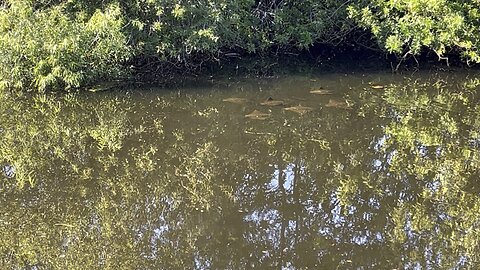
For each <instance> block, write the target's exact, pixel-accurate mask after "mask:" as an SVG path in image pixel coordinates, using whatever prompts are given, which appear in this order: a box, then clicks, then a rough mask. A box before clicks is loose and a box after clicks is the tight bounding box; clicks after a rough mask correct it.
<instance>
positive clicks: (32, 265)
mask: <svg viewBox="0 0 480 270" xmlns="http://www.w3.org/2000/svg"><path fill="white" fill-rule="evenodd" d="M370 76H372V77H375V78H380V79H382V80H384V81H387V80H391V83H389V84H387V82H385V84H387V87H385V89H373V90H372V89H371V87H370V86H369V85H368V84H366V83H362V80H364V78H363V77H362V78H360V77H354V76H353V77H351V78H350V79H345V78H342V79H341V80H342V81H341V82H339V80H340V79H339V78H338V77H334V76H323V77H320V78H319V79H318V80H320V81H322V83H324V84H325V86H326V87H328V89H335V88H334V87H333V85H340V87H342V89H339V90H338V91H337V92H334V93H332V95H336V97H335V98H342V99H346V100H347V101H348V103H349V104H353V106H352V107H351V108H348V109H345V108H335V107H325V105H326V104H328V102H329V98H331V96H330V95H329V96H322V95H311V94H310V93H309V91H310V90H311V89H312V88H315V85H312V84H315V83H314V82H312V81H311V80H309V79H308V78H303V77H286V78H283V79H280V80H279V81H278V82H273V81H268V80H265V81H258V82H251V81H250V82H238V83H233V84H232V85H230V86H228V87H226V88H227V91H224V88H225V87H223V86H221V85H220V86H214V87H213V88H210V89H200V91H197V89H190V90H189V91H186V92H185V91H181V92H180V94H179V93H177V92H175V93H174V92H171V93H164V92H158V91H157V92H150V91H145V90H144V91H134V92H133V93H131V94H125V95H122V94H119V93H115V94H113V93H105V94H99V93H96V94H95V95H88V94H85V95H78V94H75V95H73V94H70V95H62V96H55V95H45V96H38V97H35V98H34V99H33V100H32V98H24V97H11V96H8V95H7V94H3V96H2V99H3V100H2V102H1V103H0V104H1V105H0V106H1V108H0V109H1V113H2V115H1V119H0V127H1V133H0V135H1V137H0V156H2V157H3V174H4V177H3V179H2V181H1V189H2V192H1V197H0V201H1V205H2V207H1V209H0V214H1V215H0V217H1V218H0V224H1V226H0V230H1V231H0V254H1V256H0V264H1V266H2V267H1V268H2V269H3V268H5V269H18V268H20V269H22V268H23V269H117V268H120V269H123V268H126V269H191V268H194V269H245V268H255V269H271V268H272V269H279V268H283V269H311V268H316V269H401V268H402V269H420V268H421V269H423V268H426V269H455V268H456V269H461V268H469V267H473V266H474V265H476V263H477V262H478V261H479V258H478V255H477V254H478V253H479V251H480V247H479V244H478V240H477V239H479V236H480V235H479V230H480V229H479V228H480V227H479V222H480V219H479V218H478V214H477V213H478V212H479V211H480V200H479V191H480V188H479V185H478V182H477V181H478V179H479V168H480V166H479V165H480V164H479V155H480V151H479V149H480V146H479V145H480V115H479V112H480V105H479V104H478V100H479V98H480V93H479V92H478V89H479V85H480V82H479V81H478V80H475V79H469V78H464V77H462V76H458V77H460V78H455V77H450V78H446V79H445V78H443V81H447V83H444V82H443V81H440V80H438V79H437V78H442V77H445V75H444V74H440V75H438V76H431V77H430V78H428V76H425V74H424V75H422V76H423V77H422V76H421V77H419V78H417V79H416V80H414V79H401V78H398V77H397V78H393V79H392V77H391V76H384V75H378V74H373V75H370ZM329 83H330V84H332V86H329V85H328V84H329ZM259 88H262V89H271V90H268V91H270V93H269V94H270V95H273V94H275V98H276V99H279V100H280V99H281V100H285V102H286V103H289V104H295V103H297V104H298V100H301V102H302V104H301V105H302V106H308V107H311V108H313V110H312V111H311V112H308V113H305V114H302V115H297V114H291V113H288V112H285V111H284V110H283V109H282V108H281V107H278V108H277V107H271V108H270V111H269V114H271V117H270V118H267V119H265V120H258V119H248V118H245V114H246V113H248V112H249V111H253V110H254V109H255V108H256V107H255V106H258V105H255V104H256V103H255V102H256V101H261V100H264V98H263V97H258V95H259V94H258V93H259V91H258V90H259ZM232 92H234V94H235V95H236V96H239V97H242V98H245V99H246V100H247V101H248V102H244V103H242V104H230V103H225V102H222V100H224V99H227V98H228V97H227V96H226V95H227V93H232ZM272 93H273V94H272ZM255 100H256V101H255ZM257 103H258V102H257Z"/></svg>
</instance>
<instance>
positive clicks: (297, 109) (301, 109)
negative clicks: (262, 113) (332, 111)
mask: <svg viewBox="0 0 480 270" xmlns="http://www.w3.org/2000/svg"><path fill="white" fill-rule="evenodd" d="M284 110H285V111H290V112H294V113H298V114H300V115H303V114H306V113H308V112H311V111H313V108H312V107H305V106H302V105H298V106H293V107H288V108H285V109H284Z"/></svg>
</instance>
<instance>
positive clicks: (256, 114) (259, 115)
mask: <svg viewBox="0 0 480 270" xmlns="http://www.w3.org/2000/svg"><path fill="white" fill-rule="evenodd" d="M245 117H246V118H249V119H256V120H265V119H267V118H268V117H270V114H269V113H264V112H261V111H258V110H254V111H253V112H251V113H249V114H247V115H245Z"/></svg>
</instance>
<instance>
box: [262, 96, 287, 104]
mask: <svg viewBox="0 0 480 270" xmlns="http://www.w3.org/2000/svg"><path fill="white" fill-rule="evenodd" d="M284 104H285V102H283V101H282V100H275V99H273V98H271V97H269V98H267V100H265V101H264V102H262V103H260V105H264V106H282V105H284Z"/></svg>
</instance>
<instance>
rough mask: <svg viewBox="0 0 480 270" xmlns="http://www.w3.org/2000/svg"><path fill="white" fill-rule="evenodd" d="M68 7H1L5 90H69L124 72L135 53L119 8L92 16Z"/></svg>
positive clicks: (0, 63) (0, 66)
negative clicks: (132, 54) (69, 9)
mask: <svg viewBox="0 0 480 270" xmlns="http://www.w3.org/2000/svg"><path fill="white" fill-rule="evenodd" d="M65 8H66V7H65V5H62V4H60V5H56V6H53V7H51V8H47V9H43V10H34V8H33V5H32V4H31V3H29V2H27V1H11V2H10V6H9V8H4V9H3V10H0V33H1V35H0V55H1V57H0V88H3V89H5V88H16V89H27V90H32V89H35V90H39V91H44V90H46V89H49V88H62V87H65V88H66V89H68V88H71V87H79V86H81V85H85V84H87V83H91V82H93V81H96V80H100V79H109V78H112V77H114V76H117V75H118V74H119V73H121V72H122V66H121V64H122V63H123V62H124V61H125V60H126V59H128V58H129V56H130V55H131V53H130V49H129V47H128V46H127V44H126V41H127V38H126V36H125V35H124V33H123V32H122V31H121V30H122V27H123V25H124V23H123V21H122V19H121V17H120V9H119V8H118V6H115V5H111V6H109V7H108V8H106V9H105V10H104V11H101V10H96V11H95V12H94V13H93V14H92V15H91V16H87V15H85V14H84V13H78V14H76V15H75V16H69V15H68V14H67V13H66V12H65Z"/></svg>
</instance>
